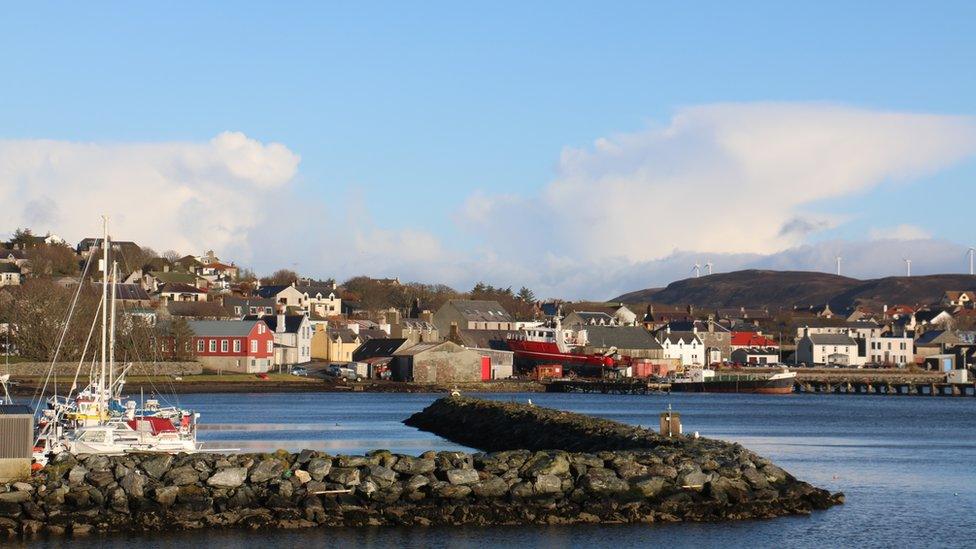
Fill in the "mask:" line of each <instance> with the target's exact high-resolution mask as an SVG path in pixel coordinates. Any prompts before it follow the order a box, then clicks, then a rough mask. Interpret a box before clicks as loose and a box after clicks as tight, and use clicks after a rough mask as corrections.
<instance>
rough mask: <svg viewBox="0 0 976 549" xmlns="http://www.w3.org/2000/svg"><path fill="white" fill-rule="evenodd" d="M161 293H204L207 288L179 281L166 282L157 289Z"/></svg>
mask: <svg viewBox="0 0 976 549" xmlns="http://www.w3.org/2000/svg"><path fill="white" fill-rule="evenodd" d="M159 291H160V292H161V293H168V294H205V293H207V290H203V289H200V288H197V287H196V286H194V285H192V284H182V283H180V282H167V283H166V284H163V287H162V288H160V290H159Z"/></svg>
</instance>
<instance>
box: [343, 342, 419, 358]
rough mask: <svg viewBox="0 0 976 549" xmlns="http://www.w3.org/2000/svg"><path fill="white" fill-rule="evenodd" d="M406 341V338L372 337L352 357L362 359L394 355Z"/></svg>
mask: <svg viewBox="0 0 976 549" xmlns="http://www.w3.org/2000/svg"><path fill="white" fill-rule="evenodd" d="M406 342H407V340H406V339H401V338H385V339H371V340H369V341H367V342H365V343H363V344H362V345H360V346H359V348H357V349H356V350H355V351H353V353H352V359H353V360H355V361H360V360H365V359H367V358H373V357H378V356H393V353H395V352H396V351H397V349H399V348H400V347H402V346H403V344H404V343H406Z"/></svg>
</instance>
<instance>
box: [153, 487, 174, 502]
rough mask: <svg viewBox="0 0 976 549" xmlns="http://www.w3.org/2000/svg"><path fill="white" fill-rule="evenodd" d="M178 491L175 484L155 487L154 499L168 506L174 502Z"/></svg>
mask: <svg viewBox="0 0 976 549" xmlns="http://www.w3.org/2000/svg"><path fill="white" fill-rule="evenodd" d="M179 493H180V489H179V487H177V486H160V487H159V488H156V493H155V498H154V499H155V500H156V502H158V503H159V504H160V505H162V506H163V507H169V506H171V505H173V503H175V502H176V496H177V495H179Z"/></svg>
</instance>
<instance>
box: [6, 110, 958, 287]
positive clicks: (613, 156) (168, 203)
mask: <svg viewBox="0 0 976 549" xmlns="http://www.w3.org/2000/svg"><path fill="white" fill-rule="evenodd" d="M974 154H976V122H974V120H973V119H971V118H966V117H955V116H937V115H929V114H913V113H890V112H877V111H870V110H864V109H856V108H851V107H843V106H837V105H828V104H807V103H790V104H787V103H750V104H716V105H705V106H697V107H689V108H685V109H681V110H679V111H677V112H676V114H675V115H674V117H673V118H672V119H671V120H670V122H669V123H667V124H666V125H661V126H654V127H649V128H648V129H645V130H643V131H638V132H633V133H624V134H617V135H612V136H609V137H604V138H600V139H597V140H595V141H594V142H593V143H592V144H591V145H590V146H586V147H577V148H567V149H565V150H564V151H562V154H561V155H560V157H559V159H558V164H557V167H556V170H555V174H554V177H553V179H552V180H551V181H549V182H548V183H545V182H540V183H542V184H541V186H540V188H539V189H538V190H536V191H529V192H526V193H522V194H518V193H515V194H504V195H498V194H495V193H493V192H492V191H491V189H480V190H474V191H472V193H471V194H470V196H469V198H468V199H467V200H466V202H465V203H464V204H462V205H461V208H460V213H459V214H457V215H452V214H451V213H450V212H454V211H458V210H457V209H455V208H450V207H446V208H445V209H444V210H443V212H440V213H439V212H437V211H432V212H428V215H431V216H434V217H436V216H441V222H442V224H443V225H446V226H447V227H450V228H456V229H458V230H461V231H465V232H466V239H465V244H464V246H463V248H455V247H450V246H447V245H445V243H444V241H443V240H442V239H441V238H440V237H439V235H437V234H433V233H431V232H429V231H424V230H422V229H420V228H418V227H417V226H416V225H415V224H414V223H412V220H411V219H409V218H408V219H404V220H402V221H401V220H386V221H388V223H387V224H386V225H383V224H379V223H376V222H375V220H374V219H373V218H372V215H371V212H370V211H369V209H368V208H367V207H366V206H365V204H368V203H369V201H367V200H362V199H357V196H358V194H359V193H357V192H356V191H355V190H352V189H344V188H342V187H341V186H339V185H332V186H330V188H328V189H318V190H319V191H322V192H321V193H319V194H321V196H329V197H330V199H333V200H331V201H330V203H329V204H325V203H322V202H318V201H316V200H315V198H314V196H315V194H316V193H314V192H313V193H310V192H308V191H309V190H310V189H301V190H300V189H298V188H297V187H296V184H295V180H296V179H297V175H298V165H299V160H300V159H299V156H298V155H297V154H295V153H294V152H292V151H291V150H289V149H288V148H287V147H286V146H285V145H281V144H276V143H261V142H259V141H257V140H254V139H252V138H249V137H247V136H245V135H244V134H241V133H231V132H227V133H223V134H220V135H218V136H217V137H215V138H213V139H212V140H210V141H209V142H205V143H182V142H181V143H143V144H116V145H112V144H84V143H67V142H59V141H41V140H29V141H0V201H2V203H3V204H4V205H5V206H4V211H5V214H6V216H7V220H6V223H5V227H4V228H5V229H7V230H12V228H13V227H16V226H32V227H35V228H38V229H41V230H44V229H46V228H50V229H51V230H54V231H56V232H60V233H62V234H63V235H64V236H67V237H69V238H72V239H77V238H81V237H82V236H87V235H91V234H96V231H97V227H98V225H97V219H98V215H99V214H100V213H102V212H108V213H110V214H112V215H113V219H114V222H113V226H114V228H115V230H114V231H113V232H114V233H115V234H116V235H119V238H124V239H126V240H136V241H138V242H140V243H145V244H148V245H150V246H153V247H155V248H156V249H158V250H164V249H168V248H173V249H177V250H180V251H185V252H191V251H192V252H202V251H203V250H205V249H209V248H212V249H215V250H217V251H218V253H220V254H221V255H222V256H223V257H228V258H233V259H235V260H238V261H240V262H243V263H245V264H249V265H252V266H253V267H255V268H256V269H257V270H258V271H259V272H270V271H271V270H273V269H275V268H280V267H289V268H295V269H297V270H299V271H300V272H302V273H305V274H309V275H312V276H322V277H325V276H336V277H339V278H340V279H341V278H344V277H348V276H352V275H357V274H370V275H373V276H399V277H400V278H401V279H405V280H422V281H427V282H443V283H447V284H451V285H453V286H455V287H458V288H461V289H464V288H469V287H470V286H471V285H472V284H473V283H474V282H476V281H478V280H485V281H488V282H491V283H493V284H496V285H497V284H502V285H513V286H515V287H518V286H521V285H526V286H529V287H531V288H533V289H534V290H535V291H536V294H537V295H540V296H553V297H564V298H581V297H585V298H598V299H599V298H607V297H610V296H613V295H616V294H619V293H624V292H626V291H630V290H635V289H640V288H646V287H653V286H660V285H664V284H666V283H667V282H669V281H672V280H675V279H680V278H686V277H687V276H690V268H691V266H692V264H694V263H696V262H699V263H704V261H706V260H711V261H712V262H713V263H714V264H715V270H716V272H721V271H730V270H735V269H740V268H775V269H793V270H823V271H829V272H832V271H833V270H834V257H835V256H836V255H837V254H840V255H843V256H844V274H848V275H851V276H857V277H870V276H878V275H895V274H901V273H902V272H903V265H902V263H901V258H902V257H905V256H909V255H910V256H912V257H913V260H914V263H913V273H918V274H924V273H929V272H941V271H950V272H960V271H961V270H962V269H963V267H964V259H963V257H964V254H965V249H966V247H965V246H962V245H960V244H958V243H951V242H947V241H944V240H938V239H933V238H932V235H931V234H930V233H929V232H928V231H927V230H926V229H925V228H924V227H918V226H914V225H895V226H887V225H884V224H882V225H880V226H877V227H876V228H874V229H871V230H870V232H869V234H868V235H867V238H865V239H864V240H863V241H860V242H844V241H836V240H833V241H827V242H820V241H818V240H822V239H823V237H822V236H818V235H821V234H822V233H823V231H825V230H828V229H831V228H833V227H837V226H839V225H842V224H844V223H846V222H849V221H850V220H851V219H852V218H854V217H856V215H851V214H847V215H839V214H837V213H836V212H835V211H832V208H831V205H833V204H837V203H838V201H841V200H848V201H851V200H853V201H857V200H860V199H861V198H862V197H864V196H866V194H867V193H870V192H871V191H872V190H873V189H876V188H878V187H880V186H883V185H890V184H897V183H898V182H911V181H912V180H915V179H919V178H923V177H925V176H927V175H929V174H933V173H935V172H938V171H939V170H943V169H945V168H947V167H949V166H951V165H953V164H954V163H957V162H959V161H961V160H963V159H966V158H968V157H971V156H973V155H974ZM459 183H463V182H459ZM371 192H379V191H374V190H372V189H362V190H361V193H362V194H369V193H371ZM344 193H345V194H348V195H350V196H348V197H347V198H346V199H345V200H337V199H336V198H337V197H340V196H342V195H343V194H344ZM336 203H339V204H342V207H339V208H337V207H336ZM326 212H327V214H326ZM390 223H392V225H391V224H390Z"/></svg>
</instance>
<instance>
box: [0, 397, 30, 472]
mask: <svg viewBox="0 0 976 549" xmlns="http://www.w3.org/2000/svg"><path fill="white" fill-rule="evenodd" d="M33 446H34V414H33V413H32V412H31V409H30V408H28V407H27V406H23V405H17V404H5V405H0V459H11V458H13V459H17V458H26V459H30V458H31V454H32V449H33Z"/></svg>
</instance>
